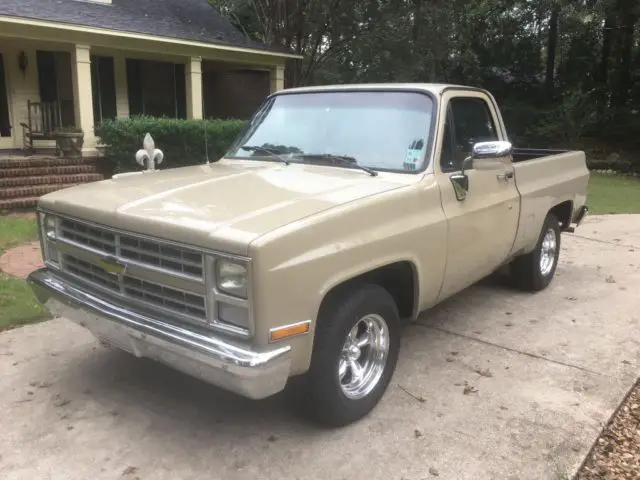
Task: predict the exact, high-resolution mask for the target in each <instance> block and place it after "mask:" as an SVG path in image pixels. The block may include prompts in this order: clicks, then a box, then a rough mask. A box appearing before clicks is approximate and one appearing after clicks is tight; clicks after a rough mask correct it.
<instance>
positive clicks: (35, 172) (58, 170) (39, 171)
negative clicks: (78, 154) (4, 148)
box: [0, 164, 97, 178]
mask: <svg viewBox="0 0 640 480" xmlns="http://www.w3.org/2000/svg"><path fill="white" fill-rule="evenodd" d="M96 172H97V168H96V166H95V165H91V164H85V165H64V166H57V167H24V168H3V169H0V178H9V177H11V178H13V177H35V176H40V175H74V174H78V173H96Z"/></svg>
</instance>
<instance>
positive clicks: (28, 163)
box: [0, 156, 95, 169]
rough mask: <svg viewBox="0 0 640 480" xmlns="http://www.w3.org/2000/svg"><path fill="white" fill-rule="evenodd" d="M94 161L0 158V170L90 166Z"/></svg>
mask: <svg viewBox="0 0 640 480" xmlns="http://www.w3.org/2000/svg"><path fill="white" fill-rule="evenodd" d="M93 163H95V160H94V159H87V158H66V157H44V156H43V157H8V158H0V169H5V168H11V169H14V168H26V167H64V166H69V165H90V164H93Z"/></svg>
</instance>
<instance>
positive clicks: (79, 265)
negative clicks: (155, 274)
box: [63, 254, 207, 321]
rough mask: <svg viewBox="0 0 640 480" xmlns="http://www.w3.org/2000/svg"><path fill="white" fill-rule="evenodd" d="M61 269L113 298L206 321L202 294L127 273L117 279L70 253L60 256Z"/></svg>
mask: <svg viewBox="0 0 640 480" xmlns="http://www.w3.org/2000/svg"><path fill="white" fill-rule="evenodd" d="M63 268H64V270H66V271H67V272H68V273H70V274H72V275H75V276H76V277H78V278H80V279H83V280H86V281H88V282H90V283H91V284H93V285H97V286H99V287H101V288H103V289H107V290H110V291H111V292H113V293H114V294H116V295H119V296H124V297H126V298H129V299H132V300H138V301H140V300H142V301H144V302H145V303H146V304H148V305H149V306H151V307H159V308H162V309H164V310H169V311H171V312H173V313H179V314H182V315H186V316H189V317H193V318H195V319H198V320H203V321H206V318H207V314H206V307H205V303H206V302H205V298H204V296H203V295H197V294H194V293H189V292H184V291H181V290H177V289H174V288H171V287H167V286H165V285H159V284H157V283H153V282H150V281H147V280H140V279H138V278H135V277H132V276H130V275H127V274H126V273H125V274H124V275H121V276H117V275H114V274H111V273H109V272H107V271H105V270H104V269H102V268H101V267H99V266H97V265H94V264H92V263H89V262H87V261H85V260H81V259H79V258H77V257H75V256H73V255H69V254H65V255H63Z"/></svg>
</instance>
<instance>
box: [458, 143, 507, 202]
mask: <svg viewBox="0 0 640 480" xmlns="http://www.w3.org/2000/svg"><path fill="white" fill-rule="evenodd" d="M512 152H513V145H512V144H511V142H505V141H495V142H478V143H476V144H474V145H473V149H472V151H471V155H470V156H468V157H467V158H465V159H464V161H463V162H462V172H461V173H456V174H454V175H452V176H451V177H449V178H450V179H451V183H452V184H453V189H454V191H455V194H456V198H457V199H458V201H460V202H461V201H462V200H464V199H465V198H467V192H468V191H469V177H468V176H467V174H466V171H467V170H469V169H470V168H473V169H475V170H499V169H502V168H504V167H505V160H504V158H505V157H508V156H510V155H511V153H512Z"/></svg>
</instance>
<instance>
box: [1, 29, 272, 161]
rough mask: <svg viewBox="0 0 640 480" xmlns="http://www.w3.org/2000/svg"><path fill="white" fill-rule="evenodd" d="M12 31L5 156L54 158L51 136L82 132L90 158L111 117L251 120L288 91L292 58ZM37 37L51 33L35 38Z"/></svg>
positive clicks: (5, 88)
mask: <svg viewBox="0 0 640 480" xmlns="http://www.w3.org/2000/svg"><path fill="white" fill-rule="evenodd" d="M9 33H11V32H10V31H6V32H5V31H3V32H2V33H1V34H0V151H5V152H8V151H13V152H25V151H28V148H27V147H29V146H31V145H32V146H33V148H34V149H35V152H37V153H45V154H46V153H49V154H52V153H54V149H55V145H56V144H55V141H54V140H53V138H52V137H51V136H50V134H51V132H52V131H55V130H59V129H63V130H68V129H74V128H75V129H80V130H82V132H83V133H84V139H83V145H82V154H83V156H89V157H95V156H98V150H97V148H96V147H97V146H98V139H97V138H96V137H95V134H94V126H95V125H98V124H100V123H101V122H103V121H104V120H107V119H113V118H127V117H129V116H132V115H150V116H165V117H170V118H181V119H203V118H240V119H245V118H247V117H248V116H250V115H251V113H252V112H253V111H254V110H255V109H256V108H257V107H258V106H259V105H260V103H261V102H262V101H263V100H264V98H265V97H266V96H267V95H268V94H269V93H270V92H272V91H275V90H278V89H281V88H283V82H284V63H279V62H281V61H282V62H284V60H283V59H278V58H269V57H267V58H265V57H264V56H261V55H258V54H255V53H249V52H237V53H233V54H232V53H229V52H219V51H215V50H211V51H209V50H207V49H204V48H193V47H191V48H187V47H184V46H179V47H177V48H176V47H175V46H174V47H172V48H166V49H165V48H162V45H158V44H157V43H145V44H144V45H142V44H140V49H132V45H135V42H130V43H129V44H128V48H124V47H123V46H121V45H120V44H119V42H112V43H115V44H116V45H117V47H118V48H116V47H111V46H105V45H104V43H105V42H104V41H96V42H95V44H94V45H92V44H91V43H89V42H85V43H65V42H61V41H52V40H48V41H46V40H44V39H33V38H24V37H23V38H17V37H13V36H2V35H8V34H9ZM36 33H38V34H39V35H44V32H40V31H38V32H31V33H30V35H29V37H32V36H34V35H36ZM85 40H86V39H85ZM138 43H140V42H138ZM143 46H144V47H145V48H144V49H142V47H143ZM159 50H160V51H159ZM162 50H164V51H162ZM34 132H35V133H34ZM29 133H31V135H29ZM33 152H34V151H33V150H32V151H31V152H29V153H33Z"/></svg>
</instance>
